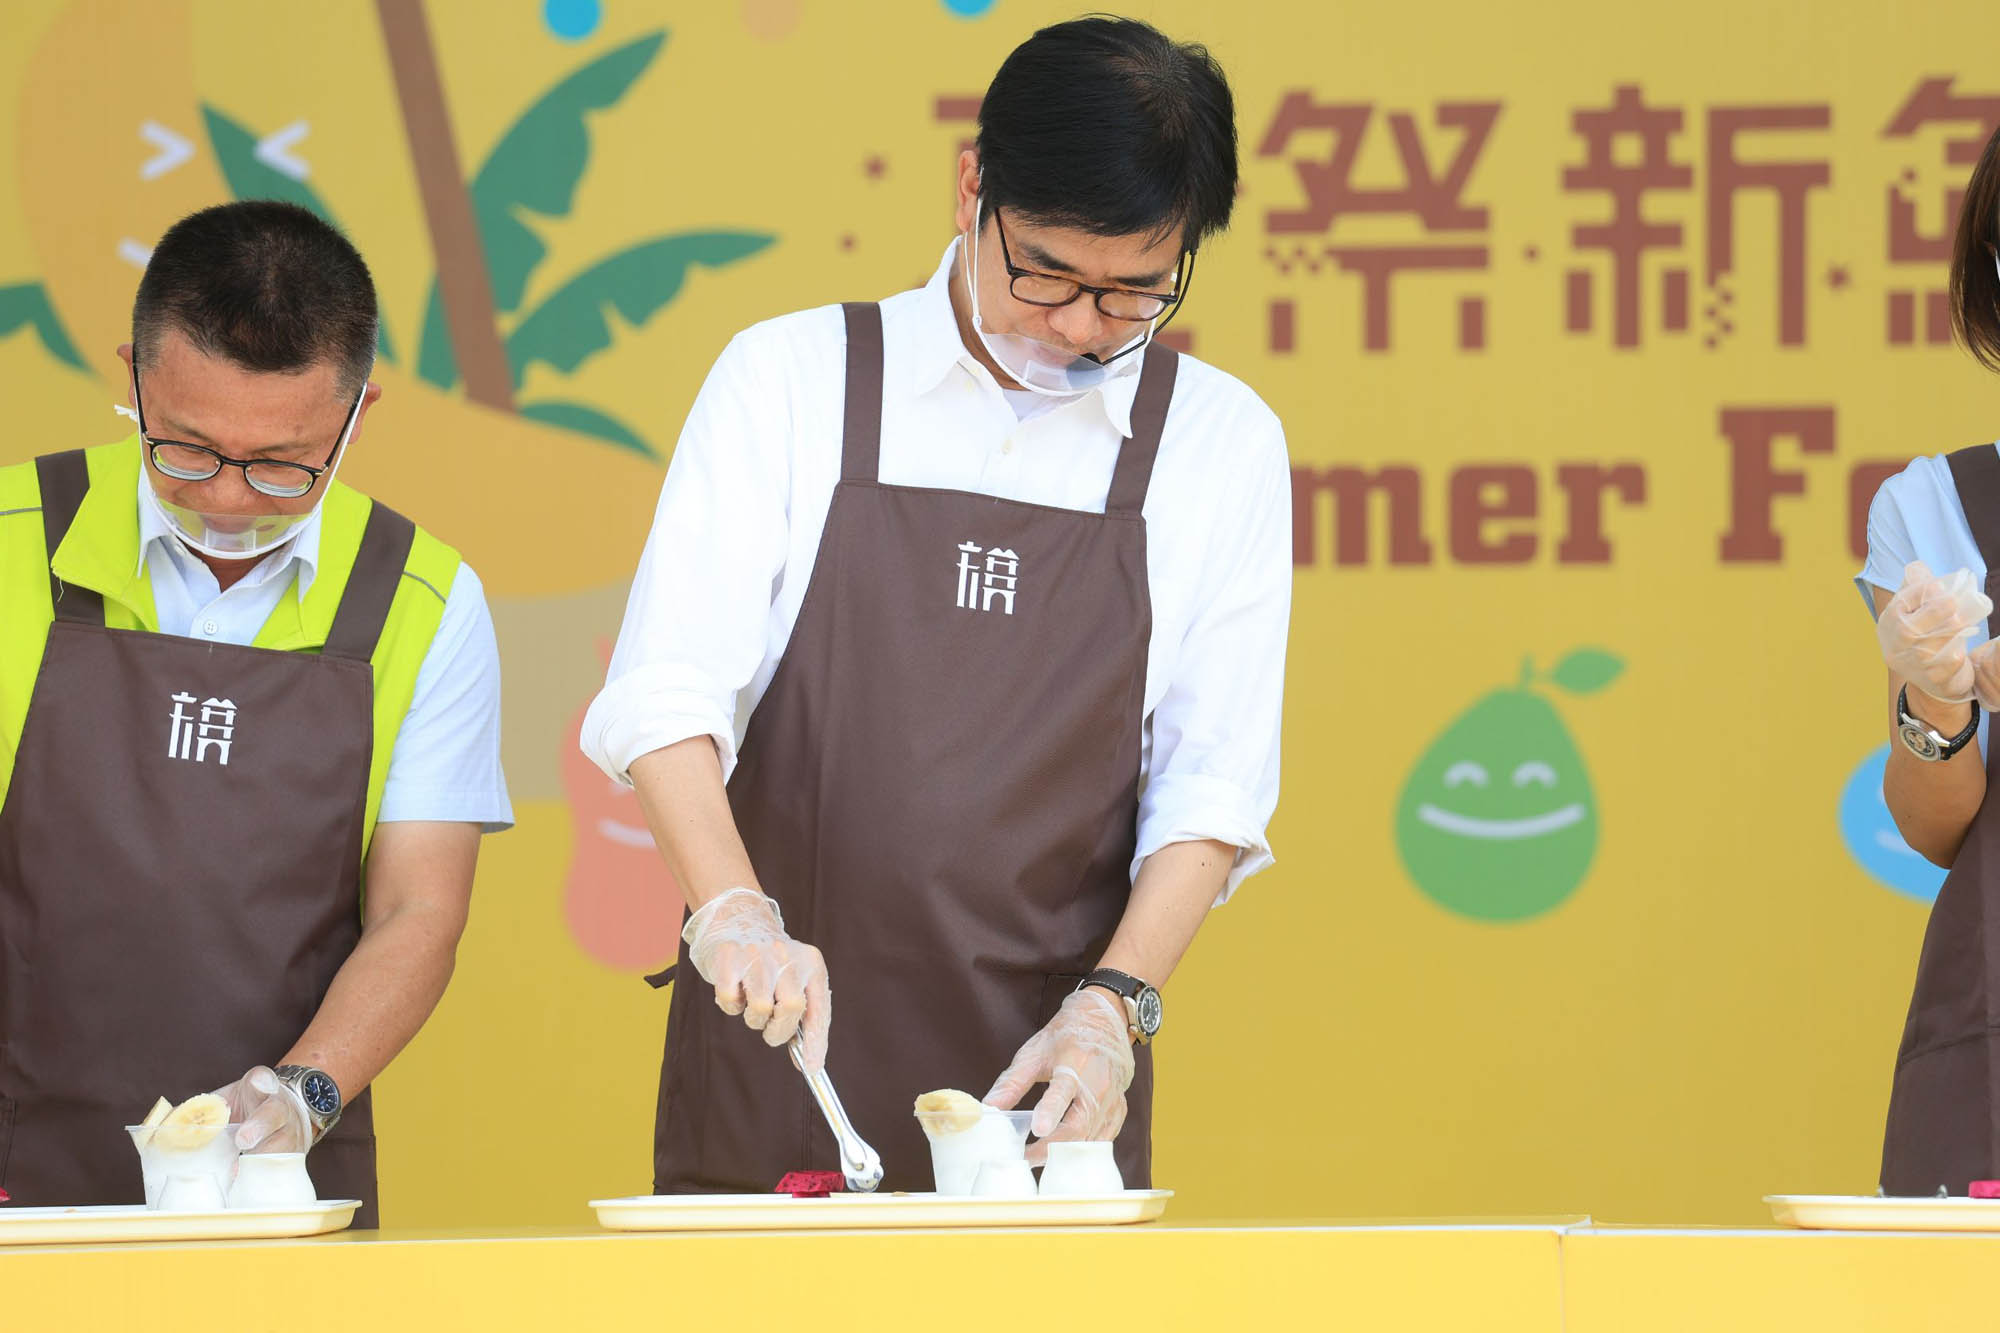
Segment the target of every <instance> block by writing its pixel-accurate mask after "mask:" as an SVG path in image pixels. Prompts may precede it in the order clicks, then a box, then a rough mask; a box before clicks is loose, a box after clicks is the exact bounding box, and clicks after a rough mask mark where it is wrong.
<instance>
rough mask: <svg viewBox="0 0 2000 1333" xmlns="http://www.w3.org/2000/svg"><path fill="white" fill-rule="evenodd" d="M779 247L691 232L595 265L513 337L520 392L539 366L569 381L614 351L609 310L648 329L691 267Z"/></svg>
mask: <svg viewBox="0 0 2000 1333" xmlns="http://www.w3.org/2000/svg"><path fill="white" fill-rule="evenodd" d="M773 239H774V238H773V237H770V236H759V235H755V234H752V233H749V232H732V231H711V232H689V233H687V234H685V235H681V236H663V237H660V238H659V239H657V240H652V241H646V242H643V243H641V244H639V245H635V246H633V247H632V248H631V249H629V250H623V251H620V252H619V253H618V254H615V255H613V256H611V257H610V258H609V259H606V260H603V261H601V262H599V263H597V264H593V265H592V266H591V267H589V268H587V269H585V270H584V271H583V272H581V273H579V274H577V275H576V276H575V277H574V278H571V279H570V280H569V281H568V282H566V283H564V284H563V285H562V287H560V288H558V289H557V290H556V291H555V292H554V293H553V294H552V295H551V296H550V297H549V298H548V299H547V300H546V301H544V302H542V303H541V305H539V306H537V307H536V308H535V310H534V312H533V313H532V314H530V315H528V316H527V318H525V319H523V320H522V321H521V323H520V324H519V326H517V327H516V328H515V330H514V332H513V333H512V334H511V335H510V336H509V337H508V339H507V360H508V363H509V364H510V365H512V366H513V368H514V384H515V387H517V388H518V387H519V386H520V384H521V380H522V377H523V376H525V375H526V374H527V372H528V367H529V366H531V365H533V364H534V363H535V362H537V361H545V362H547V363H548V364H549V365H551V366H553V367H555V368H556V369H557V370H559V371H561V372H563V373H564V374H566V375H567V374H570V373H571V372H573V371H575V370H576V368H577V367H578V366H580V365H582V364H583V363H584V362H585V361H587V360H589V359H590V358H591V357H593V356H595V355H597V353H599V352H601V351H603V350H604V349H605V348H607V347H609V346H611V326H610V324H609V323H608V322H607V321H606V319H605V317H604V307H605V306H607V305H609V306H612V307H614V308H616V309H617V311H618V313H619V315H620V316H622V317H623V318H624V320H625V322H626V323H628V324H633V325H638V324H644V323H645V322H646V321H647V320H649V319H651V318H652V317H653V316H654V314H656V313H657V312H658V311H659V310H660V309H661V307H663V306H665V305H666V304H667V303H668V302H670V301H672V300H673V299H674V297H675V296H677V295H679V293H680V290H681V283H682V282H683V281H685V280H686V277H687V271H688V268H689V267H690V266H691V265H694V264H700V265H702V266H704V267H706V268H720V267H721V266H722V265H724V264H733V263H735V262H736V261H737V260H739V259H744V258H747V257H748V256H750V255H754V254H756V253H757V252H758V251H759V250H762V249H763V248H764V247H765V246H767V245H769V244H770V243H771V242H772V240H773Z"/></svg>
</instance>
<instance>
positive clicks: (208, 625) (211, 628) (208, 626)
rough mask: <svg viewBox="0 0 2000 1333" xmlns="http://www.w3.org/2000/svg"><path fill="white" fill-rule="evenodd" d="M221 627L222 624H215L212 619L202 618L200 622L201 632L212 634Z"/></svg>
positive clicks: (217, 631)
mask: <svg viewBox="0 0 2000 1333" xmlns="http://www.w3.org/2000/svg"><path fill="white" fill-rule="evenodd" d="M221 629H222V626H220V625H218V624H216V623H215V622H214V621H213V620H204V621H202V622H201V632H202V633H203V634H209V635H213V634H216V633H219V632H220V631H221Z"/></svg>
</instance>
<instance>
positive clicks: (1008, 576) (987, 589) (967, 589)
mask: <svg viewBox="0 0 2000 1333" xmlns="http://www.w3.org/2000/svg"><path fill="white" fill-rule="evenodd" d="M958 550H959V556H958V605H959V608H960V609H961V610H964V611H991V610H992V609H993V603H994V602H995V601H996V600H997V601H998V602H999V603H1000V610H1001V611H1002V612H1003V613H1005V614H1007V615H1010V616H1011V615H1013V614H1014V585H1015V584H1016V583H1017V582H1019V575H1020V568H1021V557H1020V554H1019V553H1018V552H1015V551H1009V550H1006V549H1004V548H1002V547H997V546H996V547H995V548H994V549H992V550H990V551H988V550H986V549H985V548H984V547H982V546H978V545H975V544H974V543H972V542H960V543H959V544H958ZM978 555H984V556H985V557H986V564H985V567H984V568H981V567H980V566H979V565H977V564H975V563H973V557H975V556H978Z"/></svg>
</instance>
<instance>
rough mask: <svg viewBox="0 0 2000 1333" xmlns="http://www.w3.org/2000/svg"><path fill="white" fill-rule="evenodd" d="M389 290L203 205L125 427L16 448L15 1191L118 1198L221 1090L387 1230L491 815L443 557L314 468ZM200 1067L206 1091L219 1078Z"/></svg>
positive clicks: (490, 758) (7, 1173)
mask: <svg viewBox="0 0 2000 1333" xmlns="http://www.w3.org/2000/svg"><path fill="white" fill-rule="evenodd" d="M376 319H377V316H376V301H375V288H374V284H373V282H372V280H371V279H370V277H369V274H368V269H367V266H366V265H365V264H364V263H363V262H362V259H361V256H360V255H359V254H357V253H356V252H355V250H354V247H353V246H351V245H350V244H348V242H347V241H346V240H345V239H344V238H343V237H342V236H341V235H340V234H339V233H338V232H336V231H335V230H334V229H333V228H331V227H329V226H328V225H326V223H324V222H322V221H321V220H320V219H318V218H316V217H314V216H313V215H312V214H311V213H309V212H307V211H306V210H304V209H301V208H295V207H293V206H291V205H289V204H279V203H272V202H268V201H257V202H246V203H238V204H226V205H222V206H219V207H216V208H210V209H205V210H203V211H202V212H199V213H196V214H194V215H192V216H190V217H188V218H185V219H183V220H182V221H180V222H179V223H176V224H175V225H174V227H173V228H171V229H170V230H169V231H168V232H167V234H166V235H165V236H164V237H162V238H161V239H160V242H159V244H158V245H157V247H155V249H154V251H153V255H152V258H151V260H150V262H149V263H148V265H147V268H146V273H145V276H144V277H143V278H142V279H141V280H140V283H139V291H138V296H137V299H136V300H135V302H134V305H133V320H132V322H133V340H132V343H131V344H129V345H127V346H125V347H121V348H120V349H119V355H120V356H121V357H122V358H123V359H124V361H125V363H126V366H127V368H128V370H129V377H128V387H129V394H130V406H129V407H128V408H126V409H123V410H125V411H127V412H128V413H129V414H130V415H132V416H133V417H134V418H135V420H136V422H137V427H138V429H137V433H136V434H134V435H131V436H128V437H127V438H126V439H124V440H121V441H119V442H117V443H113V444H105V445H100V446H98V447H96V448H91V449H78V450H72V451H69V452H66V453H55V454H49V455H46V456H44V457H41V458H38V459H36V460H34V461H33V462H29V463H21V464H17V465H15V466H13V467H7V468H0V1189H4V1190H6V1191H7V1193H8V1194H10V1195H11V1196H12V1198H13V1202H14V1203H15V1204H19V1205H30V1206H37V1205H39V1206H56V1205H80V1204H136V1203H138V1202H140V1200H141V1194H142V1191H141V1182H140V1172H139V1164H138V1160H137V1157H136V1155H135V1154H134V1153H133V1151H132V1145H131V1141H130V1140H129V1139H128V1138H127V1137H126V1136H125V1134H124V1133H123V1130H122V1126H124V1125H127V1124H130V1123H132V1122H135V1121H137V1120H138V1119H139V1118H140V1117H141V1116H143V1115H144V1114H145V1113H146V1110H147V1108H148V1107H149V1106H150V1105H151V1104H152V1102H153V1100H154V1098H155V1097H157V1096H160V1095H162V1094H164V1095H166V1096H168V1097H170V1098H173V1099H176V1100H179V1099H181V1098H185V1097H187V1096H190V1095H192V1094H194V1093H198V1092H204V1091H207V1090H210V1089H217V1090H219V1091H220V1092H222V1094H223V1095H224V1097H225V1099H226V1100H227V1102H228V1104H229V1110H230V1119H231V1121H232V1123H237V1124H239V1126H240V1127H239V1128H238V1129H237V1130H236V1131H235V1132H236V1140H237V1144H238V1145H239V1146H240V1147H241V1148H242V1149H244V1150H246V1151H251V1152H285V1151H293V1152H296V1151H303V1150H307V1149H310V1150H311V1156H310V1159H309V1161H308V1167H309V1169H310V1171H311V1173H312V1176H313V1180H314V1184H315V1185H316V1187H317V1190H318V1193H319V1196H320V1197H321V1198H326V1199H332V1198H358V1199H360V1200H362V1201H363V1207H362V1209H361V1210H360V1212H359V1213H358V1214H357V1215H356V1223H357V1225H360V1226H364V1227H366V1226H373V1225H375V1224H376V1191H375V1135H374V1127H373V1126H374V1122H373V1115H372V1111H371V1108H370V1105H369V1098H368V1095H367V1093H366V1092H365V1089H366V1088H367V1087H368V1085H369V1084H370V1083H371V1082H372V1081H373V1080H374V1078H375V1076H376V1074H377V1073H379V1072H380V1071H381V1070H382V1068H383V1067H384V1066H386V1065H387V1064H388V1063H389V1061H390V1060H391V1059H392V1058H393V1057H394V1056H395V1055H396V1053H397V1052H398V1051H400V1050H401V1049H402V1048H403V1046H404V1045H405V1044H406V1043H407V1042H408V1041H409V1040H410V1038H411V1037H412V1036H414V1035H415V1034H416V1031H417V1029H418V1028H419V1027H420V1026H422V1024H423V1022H424V1019H425V1018H426V1017H427V1016H428V1015H429V1014H430V1012H431V1009H432V1008H433V1006H435V1005H436V1003H437V1001H438V998H439V996H440V995H441V994H442V993H443V991H444V987H445V982H446V981H447V980H448V979H449V977H450V975H451V970H452V961H453V956H454V952H455V950H456V948H457V945H458V939H459V935H460V933H461V932H462V931H463V929H464V926H465V919H466V909H467V902H468V899H469V897H470V895H471V890H472V876H473V866H474V863H475V861H476V859H477V857H478V852H479V839H480V834H481V831H482V830H492V829H498V828H504V827H506V826H507V824H508V823H509V822H511V819H512V814H511V812H510V810H509V807H508V802H507V791H506V785H505V782H504V781H503V779H502V777H501V774H500V755H499V708H500V695H499V682H500V677H499V659H498V653H497V650H496V647H495V643H494V635H493V625H492V620H491V618H490V617H489V616H488V614H487V609H486V602H485V598H484V596H483V594H482V592H481V590H480V585H479V580H478V579H477V578H476V577H475V576H474V575H473V572H472V571H471V570H470V569H469V568H467V567H465V566H464V565H463V564H462V563H461V562H460V560H459V558H458V553H457V552H455V551H453V550H452V549H451V548H450V547H448V546H445V545H444V544H443V543H441V542H439V541H438V540H437V539H436V538H434V537H431V536H430V535H429V534H427V533H425V532H424V531H422V530H421V529H419V528H417V527H416V526H415V525H414V524H412V523H411V522H410V521H409V520H408V519H405V518H403V517H401V516H400V515H398V514H396V513H394V512H393V511H391V510H389V509H388V508H386V507H385V506H382V505H379V504H376V503H374V502H373V501H371V500H369V499H368V497H366V496H364V495H361V494H360V493H358V492H356V491H353V490H351V489H349V488H347V487H346V486H343V485H341V484H339V483H338V482H336V481H335V480H334V474H335V472H336V470H337V469H338V467H339V465H340V461H341V459H342V457H343V456H344V454H345V453H346V451H347V450H348V449H350V448H352V447H353V445H354V443H355V441H356V440H357V439H359V437H360V433H361V425H362V420H363V418H364V417H365V416H366V414H367V412H368V409H369V408H370V406H372V404H373V403H374V401H375V400H376V398H377V397H379V395H380V393H381V390H380V389H378V388H377V387H375V386H374V385H372V384H370V383H369V373H370V369H371V367H372V365H373V361H374V353H375V341H376ZM218 1085H219V1086H218Z"/></svg>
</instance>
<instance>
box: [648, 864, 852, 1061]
mask: <svg viewBox="0 0 2000 1333" xmlns="http://www.w3.org/2000/svg"><path fill="white" fill-rule="evenodd" d="M681 938H682V939H684V940H686V941H687V946H688V959H689V961H690V962H692V963H693V964H694V970H695V971H697V972H699V973H701V979H702V980H703V981H706V982H707V983H708V984H709V985H711V986H713V987H715V1004H716V1007H717V1008H719V1009H720V1010H722V1012H723V1013H725V1014H730V1015H735V1014H741V1015H742V1016H743V1021H744V1022H745V1023H747V1024H749V1025H750V1026H751V1027H752V1028H754V1029H756V1030H757V1031H758V1032H761V1033H763V1034H764V1042H765V1044H766V1045H769V1046H783V1045H784V1044H785V1043H786V1042H788V1041H790V1040H791V1039H792V1037H793V1035H794V1034H797V1035H798V1036H799V1037H800V1038H801V1046H802V1049H801V1051H800V1054H801V1055H802V1056H803V1057H804V1059H805V1065H806V1069H807V1070H809V1071H811V1072H813V1073H817V1072H819V1071H820V1070H821V1069H824V1068H825V1067H826V1040H827V1032H828V1030H829V1029H830V1028H831V1027H832V1026H833V991H832V988H831V987H830V986H829V985H828V983H827V976H826V960H825V959H824V958H822V957H820V952H819V950H818V949H815V948H813V947H812V946H811V945H810V944H801V943H799V942H798V941H797V940H795V939H793V938H792V937H791V936H789V935H787V934H786V933H785V918H784V916H783V915H782V914H781V913H780V912H779V911H778V905H777V904H776V903H774V902H772V901H771V900H770V899H769V898H767V897H765V896H764V895H763V894H761V893H759V892H757V890H755V889H742V888H738V889H731V890H729V891H728V892H727V893H725V894H723V895H722V896H721V897H719V898H712V899H710V900H709V901H708V902H706V903H703V904H702V906H701V908H700V909H699V910H698V911H696V912H695V913H694V915H692V916H690V917H689V918H688V920H687V925H686V926H684V927H682V929H681Z"/></svg>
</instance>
